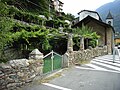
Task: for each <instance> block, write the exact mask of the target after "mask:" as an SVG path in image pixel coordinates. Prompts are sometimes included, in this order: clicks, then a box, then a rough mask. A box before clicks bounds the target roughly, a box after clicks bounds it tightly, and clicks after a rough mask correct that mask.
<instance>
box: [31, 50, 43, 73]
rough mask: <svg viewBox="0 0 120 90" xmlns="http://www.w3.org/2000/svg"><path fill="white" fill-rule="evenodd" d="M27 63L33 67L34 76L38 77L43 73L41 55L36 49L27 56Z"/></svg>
mask: <svg viewBox="0 0 120 90" xmlns="http://www.w3.org/2000/svg"><path fill="white" fill-rule="evenodd" d="M29 63H31V64H30V65H32V67H34V71H35V72H36V75H40V74H42V73H43V65H44V62H43V53H41V52H40V51H39V50H38V49H34V50H33V51H32V52H31V53H30V54H29Z"/></svg>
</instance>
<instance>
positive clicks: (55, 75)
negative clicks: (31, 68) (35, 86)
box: [40, 72, 62, 83]
mask: <svg viewBox="0 0 120 90" xmlns="http://www.w3.org/2000/svg"><path fill="white" fill-rule="evenodd" d="M60 76H62V73H61V72H59V73H56V74H54V75H52V76H50V77H47V78H44V79H42V80H41V81H40V83H48V82H49V81H51V80H53V79H55V78H58V77H60Z"/></svg>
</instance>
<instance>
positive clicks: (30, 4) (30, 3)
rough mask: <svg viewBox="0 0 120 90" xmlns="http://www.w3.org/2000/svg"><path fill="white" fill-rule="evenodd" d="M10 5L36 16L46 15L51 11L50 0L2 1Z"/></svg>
mask: <svg viewBox="0 0 120 90" xmlns="http://www.w3.org/2000/svg"><path fill="white" fill-rule="evenodd" d="M1 2H3V3H5V2H6V3H7V4H8V5H14V6H15V7H17V8H18V9H20V10H22V11H25V12H32V13H35V14H44V13H48V12H49V11H48V10H49V9H48V8H49V5H48V4H49V2H48V0H1Z"/></svg>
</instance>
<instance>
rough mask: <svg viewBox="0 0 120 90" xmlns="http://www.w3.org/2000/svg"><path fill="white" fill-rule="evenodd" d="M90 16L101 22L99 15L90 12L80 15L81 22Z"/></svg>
mask: <svg viewBox="0 0 120 90" xmlns="http://www.w3.org/2000/svg"><path fill="white" fill-rule="evenodd" d="M88 15H89V16H91V17H93V18H95V19H97V20H99V16H98V14H97V13H94V12H89V11H83V12H81V13H79V21H81V20H82V19H84V18H86V17H87V16H88Z"/></svg>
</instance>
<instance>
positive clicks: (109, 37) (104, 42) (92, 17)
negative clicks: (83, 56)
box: [72, 10, 115, 54]
mask: <svg viewBox="0 0 120 90" xmlns="http://www.w3.org/2000/svg"><path fill="white" fill-rule="evenodd" d="M78 14H79V22H77V23H76V24H74V25H73V26H72V27H73V28H76V27H82V24H84V25H85V26H88V27H91V28H92V29H93V32H96V33H97V34H98V35H99V36H100V38H99V39H98V42H99V43H98V46H107V48H108V54H111V53H112V50H113V47H114V33H115V31H114V29H113V27H112V23H113V20H111V19H108V18H107V19H106V21H108V22H109V23H108V22H106V23H104V22H103V21H102V20H101V18H100V16H99V14H98V13H97V12H95V11H88V10H83V11H81V12H80V13H78ZM110 21H111V23H110Z"/></svg>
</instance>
